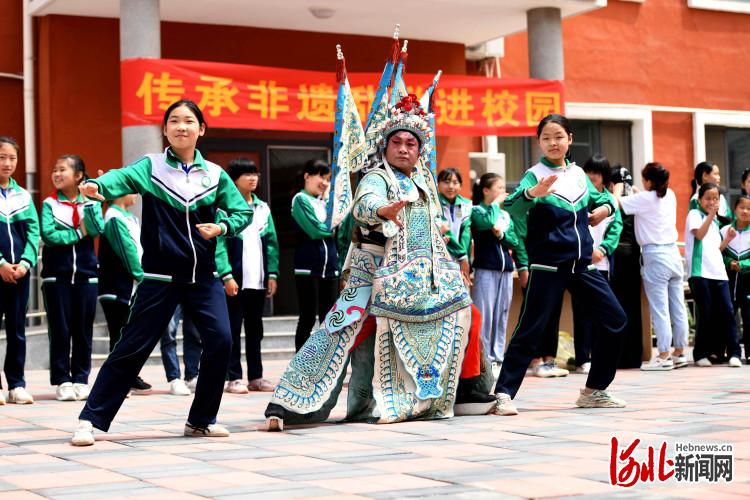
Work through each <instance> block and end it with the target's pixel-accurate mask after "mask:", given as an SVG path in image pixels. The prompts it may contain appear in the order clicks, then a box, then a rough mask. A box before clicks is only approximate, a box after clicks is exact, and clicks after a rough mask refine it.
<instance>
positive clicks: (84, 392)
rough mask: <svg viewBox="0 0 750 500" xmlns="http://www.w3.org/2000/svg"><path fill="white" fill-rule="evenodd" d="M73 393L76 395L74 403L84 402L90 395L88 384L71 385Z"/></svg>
mask: <svg viewBox="0 0 750 500" xmlns="http://www.w3.org/2000/svg"><path fill="white" fill-rule="evenodd" d="M73 392H74V393H75V395H76V401H86V398H88V397H89V394H90V393H91V388H90V387H89V384H73Z"/></svg>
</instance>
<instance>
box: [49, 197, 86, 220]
mask: <svg viewBox="0 0 750 500" xmlns="http://www.w3.org/2000/svg"><path fill="white" fill-rule="evenodd" d="M58 194H59V193H55V194H53V195H52V197H53V198H54V199H56V200H57V201H58V202H60V203H61V204H62V205H65V206H66V207H71V208H72V209H73V228H74V229H78V226H79V225H80V224H81V217H80V216H79V215H78V205H80V203H75V202H73V201H67V200H61V199H60V198H59V197H58Z"/></svg>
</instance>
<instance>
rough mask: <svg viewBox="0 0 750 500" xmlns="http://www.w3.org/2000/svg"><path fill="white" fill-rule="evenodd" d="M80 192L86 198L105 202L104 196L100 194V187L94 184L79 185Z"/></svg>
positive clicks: (84, 183)
mask: <svg viewBox="0 0 750 500" xmlns="http://www.w3.org/2000/svg"><path fill="white" fill-rule="evenodd" d="M78 191H80V192H81V194H82V195H83V196H85V197H86V198H93V199H95V200H99V201H104V196H102V195H101V194H100V193H99V186H98V185H96V184H94V183H93V182H83V183H81V184H79V185H78Z"/></svg>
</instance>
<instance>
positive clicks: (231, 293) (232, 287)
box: [224, 278, 240, 297]
mask: <svg viewBox="0 0 750 500" xmlns="http://www.w3.org/2000/svg"><path fill="white" fill-rule="evenodd" d="M224 291H225V292H226V293H227V297H236V296H237V294H238V293H240V287H239V285H237V282H236V281H235V280H234V278H230V279H228V280H226V281H225V282H224Z"/></svg>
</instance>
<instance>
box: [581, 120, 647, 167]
mask: <svg viewBox="0 0 750 500" xmlns="http://www.w3.org/2000/svg"><path fill="white" fill-rule="evenodd" d="M570 124H571V128H572V132H573V145H572V146H571V147H570V156H571V159H572V160H573V161H575V162H576V163H577V164H578V165H579V166H581V167H582V166H583V165H584V164H585V163H586V161H587V160H588V159H589V158H591V157H592V156H593V155H595V154H597V153H599V154H603V155H604V156H606V157H607V159H608V160H609V163H610V164H611V165H615V164H617V163H619V164H621V165H622V166H623V167H626V168H627V169H628V170H631V171H632V167H633V157H632V154H631V151H632V144H631V138H630V129H631V128H632V125H633V124H632V123H631V122H628V121H605V120H571V122H570Z"/></svg>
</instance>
